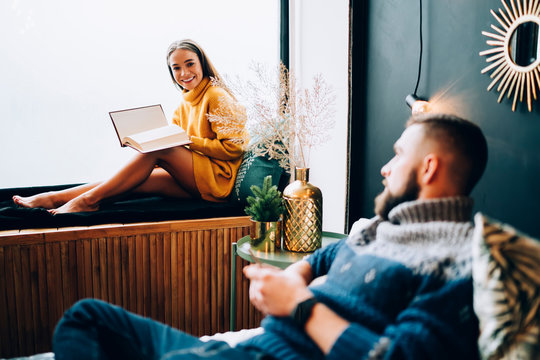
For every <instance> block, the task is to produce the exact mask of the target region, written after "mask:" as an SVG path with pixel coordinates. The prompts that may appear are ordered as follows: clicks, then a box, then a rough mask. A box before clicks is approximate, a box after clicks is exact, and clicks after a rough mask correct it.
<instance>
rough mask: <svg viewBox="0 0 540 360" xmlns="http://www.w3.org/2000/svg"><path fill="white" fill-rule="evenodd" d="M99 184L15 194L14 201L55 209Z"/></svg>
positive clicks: (20, 203) (28, 205)
mask: <svg viewBox="0 0 540 360" xmlns="http://www.w3.org/2000/svg"><path fill="white" fill-rule="evenodd" d="M99 184H100V183H93V184H83V185H79V186H75V187H72V188H68V189H64V190H59V191H48V192H45V193H41V194H36V195H33V196H26V197H24V196H19V195H14V196H13V202H14V203H15V204H17V205H19V206H22V207H25V208H45V209H55V208H57V207H59V206H62V205H64V204H65V203H67V202H68V201H69V200H71V199H74V198H76V197H77V196H79V195H81V194H84V193H85V192H87V191H88V190H92V189H93V188H95V187H96V186H98V185H99Z"/></svg>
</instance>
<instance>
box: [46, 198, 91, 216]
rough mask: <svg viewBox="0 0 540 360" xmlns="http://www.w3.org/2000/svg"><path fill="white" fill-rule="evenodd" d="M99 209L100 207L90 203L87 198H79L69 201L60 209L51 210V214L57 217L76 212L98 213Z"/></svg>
mask: <svg viewBox="0 0 540 360" xmlns="http://www.w3.org/2000/svg"><path fill="white" fill-rule="evenodd" d="M98 209H99V205H97V204H93V203H90V201H89V200H88V199H87V198H86V196H77V197H76V198H75V199H72V200H70V201H68V202H67V203H65V204H64V205H62V206H60V207H59V208H56V209H51V210H49V212H50V213H51V214H53V215H56V214H67V213H75V212H87V211H97V210H98Z"/></svg>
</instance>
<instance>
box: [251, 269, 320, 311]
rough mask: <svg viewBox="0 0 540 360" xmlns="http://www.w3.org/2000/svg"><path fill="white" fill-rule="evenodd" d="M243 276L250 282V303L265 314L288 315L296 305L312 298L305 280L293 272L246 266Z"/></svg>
mask: <svg viewBox="0 0 540 360" xmlns="http://www.w3.org/2000/svg"><path fill="white" fill-rule="evenodd" d="M244 274H245V275H246V277H247V278H248V279H250V280H251V283H250V286H249V299H250V300H251V303H252V304H253V305H254V306H255V307H256V308H257V309H258V310H260V311H262V312H263V313H265V314H269V315H274V316H286V315H289V314H290V313H291V311H292V310H293V309H294V307H295V306H296V304H298V303H299V302H301V301H302V300H305V299H307V298H309V297H311V296H313V294H312V293H311V291H309V289H308V288H307V284H306V280H305V278H304V277H303V276H302V275H300V274H298V273H297V272H294V271H283V270H281V269H279V268H276V267H273V266H269V265H257V264H254V265H248V266H246V267H245V268H244Z"/></svg>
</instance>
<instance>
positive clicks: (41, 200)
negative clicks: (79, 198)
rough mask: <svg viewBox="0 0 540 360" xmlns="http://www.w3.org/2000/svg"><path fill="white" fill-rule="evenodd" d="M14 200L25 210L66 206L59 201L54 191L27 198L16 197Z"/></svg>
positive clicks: (63, 202)
mask: <svg viewBox="0 0 540 360" xmlns="http://www.w3.org/2000/svg"><path fill="white" fill-rule="evenodd" d="M12 199H13V202H14V203H15V204H16V205H18V206H21V207H25V208H45V209H55V208H57V207H59V206H62V205H64V204H65V201H63V200H61V199H59V198H58V197H57V196H56V193H55V192H54V191H50V192H46V193H41V194H36V195H33V196H27V197H23V196H19V195H14V196H13V198H12Z"/></svg>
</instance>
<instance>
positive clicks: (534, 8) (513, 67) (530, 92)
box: [480, 0, 540, 111]
mask: <svg viewBox="0 0 540 360" xmlns="http://www.w3.org/2000/svg"><path fill="white" fill-rule="evenodd" d="M508 1H509V5H508V4H507V2H506V1H505V0H501V3H502V6H503V7H504V9H501V8H499V9H498V14H497V13H496V12H495V11H494V10H490V11H491V15H493V17H494V18H495V20H497V23H498V25H493V24H492V25H491V28H492V29H493V30H495V33H491V32H487V31H482V35H484V36H487V37H488V40H487V41H486V43H487V44H488V45H490V46H492V48H491V49H489V50H485V51H482V52H480V56H487V58H486V62H488V63H491V64H489V65H488V66H486V67H485V68H484V69H482V74H484V73H487V72H489V71H493V72H492V73H491V75H490V78H492V79H493V81H491V83H490V84H489V86H488V88H487V90H488V91H490V90H491V89H492V88H493V87H494V86H495V85H497V83H498V84H499V85H498V86H497V91H500V95H499V98H498V100H497V101H498V102H499V103H500V102H501V101H502V100H503V98H504V95H505V94H506V95H507V96H508V98H511V97H513V98H514V99H513V103H512V111H515V110H516V104H517V100H518V98H519V101H520V102H522V101H523V99H524V98H526V99H527V107H528V109H529V111H532V99H534V100H536V99H537V89H538V92H540V36H538V34H539V29H540V0H508Z"/></svg>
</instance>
